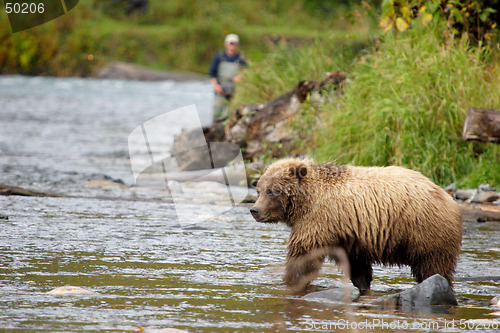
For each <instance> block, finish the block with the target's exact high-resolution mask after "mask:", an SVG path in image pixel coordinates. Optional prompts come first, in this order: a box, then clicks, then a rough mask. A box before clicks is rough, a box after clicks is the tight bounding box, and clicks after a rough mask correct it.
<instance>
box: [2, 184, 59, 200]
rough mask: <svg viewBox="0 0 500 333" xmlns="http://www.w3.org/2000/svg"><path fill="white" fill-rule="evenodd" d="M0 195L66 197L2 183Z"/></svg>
mask: <svg viewBox="0 0 500 333" xmlns="http://www.w3.org/2000/svg"><path fill="white" fill-rule="evenodd" d="M0 195H7V196H8V195H21V196H27V197H65V195H64V194H59V193H53V192H42V191H35V190H29V189H25V188H21V187H17V186H10V185H5V184H0Z"/></svg>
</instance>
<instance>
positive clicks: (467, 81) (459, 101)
mask: <svg viewBox="0 0 500 333" xmlns="http://www.w3.org/2000/svg"><path fill="white" fill-rule="evenodd" d="M350 77H351V78H352V82H351V83H350V84H349V85H347V87H346V88H345V94H344V96H343V97H342V98H341V100H340V101H338V102H337V103H335V104H331V105H328V106H325V114H324V120H325V126H324V127H323V128H322V131H321V133H320V135H318V138H317V145H316V146H317V147H319V150H318V151H316V152H313V153H315V154H316V157H317V158H319V159H322V160H329V159H335V160H337V161H338V162H339V163H353V164H357V165H380V166H384V165H403V166H406V167H409V168H412V169H416V170H419V171H421V172H422V173H423V174H425V175H426V176H428V177H430V178H432V179H433V180H434V181H436V182H437V183H439V184H441V185H446V184H449V183H451V182H454V181H458V182H459V183H462V184H467V185H468V186H475V185H477V184H478V183H481V182H489V183H490V184H494V185H497V186H498V185H500V146H499V145H495V144H478V143H467V142H464V141H463V140H462V137H461V133H462V127H463V123H464V119H465V116H466V113H467V110H468V108H469V107H471V106H474V107H488V108H498V106H499V105H500V97H499V87H500V71H499V66H498V54H497V53H494V52H493V51H491V49H488V48H485V47H481V46H480V47H471V46H470V44H469V43H468V41H467V39H466V38H462V39H460V40H450V39H448V40H446V41H444V40H443V39H441V37H439V36H438V34H437V33H436V32H433V31H431V30H430V29H427V30H424V29H417V28H416V29H412V30H411V31H407V33H406V34H405V35H399V36H394V35H388V36H387V37H386V39H385V40H384V41H383V42H382V43H381V44H380V45H379V47H378V48H377V49H374V50H373V52H371V53H370V54H369V55H367V56H365V57H363V58H362V59H360V61H359V62H358V64H357V65H356V66H355V68H354V69H353V71H352V75H351V76H350Z"/></svg>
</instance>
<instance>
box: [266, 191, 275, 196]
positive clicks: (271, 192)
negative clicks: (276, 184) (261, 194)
mask: <svg viewBox="0 0 500 333" xmlns="http://www.w3.org/2000/svg"><path fill="white" fill-rule="evenodd" d="M266 194H267V195H273V194H274V193H273V191H272V190H267V191H266Z"/></svg>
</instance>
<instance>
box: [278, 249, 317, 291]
mask: <svg viewBox="0 0 500 333" xmlns="http://www.w3.org/2000/svg"><path fill="white" fill-rule="evenodd" d="M324 260H325V255H324V254H323V253H321V254H314V251H313V252H312V253H308V254H304V255H299V256H294V257H290V256H289V257H288V260H287V264H286V273H285V276H284V278H283V280H284V282H285V283H286V284H287V285H289V286H290V287H292V288H293V289H295V290H303V289H305V288H306V287H307V286H308V285H309V283H310V282H311V281H312V280H314V279H315V278H316V277H317V276H318V273H319V271H320V269H321V267H322V266H323V261H324Z"/></svg>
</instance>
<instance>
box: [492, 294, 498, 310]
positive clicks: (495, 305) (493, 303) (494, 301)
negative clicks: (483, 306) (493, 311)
mask: <svg viewBox="0 0 500 333" xmlns="http://www.w3.org/2000/svg"><path fill="white" fill-rule="evenodd" d="M490 304H491V306H493V307H495V308H500V296H495V297H493V298H492V299H491V301H490Z"/></svg>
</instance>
